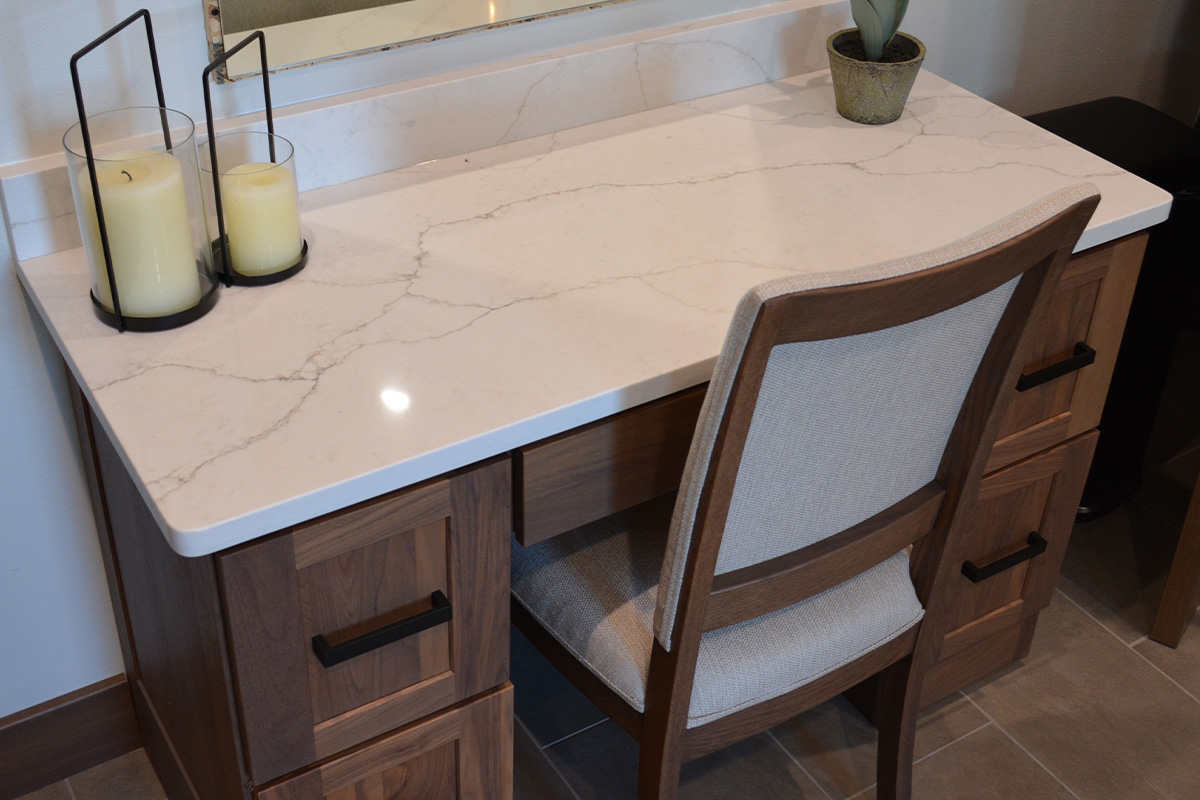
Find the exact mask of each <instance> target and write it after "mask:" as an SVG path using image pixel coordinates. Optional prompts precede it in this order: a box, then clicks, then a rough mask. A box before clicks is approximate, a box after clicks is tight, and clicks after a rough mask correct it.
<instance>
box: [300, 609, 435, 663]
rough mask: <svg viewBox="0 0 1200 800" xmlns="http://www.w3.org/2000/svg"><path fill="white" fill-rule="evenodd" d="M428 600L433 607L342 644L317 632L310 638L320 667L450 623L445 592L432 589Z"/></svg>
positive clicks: (340, 661) (346, 659)
mask: <svg viewBox="0 0 1200 800" xmlns="http://www.w3.org/2000/svg"><path fill="white" fill-rule="evenodd" d="M431 599H432V601H433V607H432V608H428V609H426V610H424V611H421V612H419V613H417V614H413V615H412V616H411V617H405V618H404V619H401V620H397V621H396V622H393V623H391V624H388V625H385V626H383V627H382V628H379V629H378V630H374V631H370V632H369V633H364V634H363V635H362V636H355V637H354V638H353V639H348V640H347V641H344V642H342V643H341V644H336V645H331V644H330V643H329V642H328V641H326V640H325V637H324V636H322V635H321V634H319V633H318V634H317V635H316V636H314V637H313V640H312V647H313V652H314V653H316V654H317V658H318V659H319V660H320V662H321V664H322V665H323V666H326V667H332V666H333V665H334V664H340V663H342V662H343V661H348V660H350V659H351V658H354V657H355V656H361V655H362V654H363V653H369V652H370V651H372V650H375V649H376V648H379V647H383V646H384V645H385V644H391V643H392V642H398V641H400V640H401V639H404V638H406V637H408V636H412V635H413V634H416V633H420V632H421V631H423V630H427V629H428V628H432V627H434V626H435V625H441V624H442V623H443V622H449V621H450V620H451V618H452V617H453V614H454V609H453V608H451V607H450V601H449V600H447V599H446V595H444V594H442V592H441V591H440V590H439V591H435V592H434V593H433V595H432V596H431Z"/></svg>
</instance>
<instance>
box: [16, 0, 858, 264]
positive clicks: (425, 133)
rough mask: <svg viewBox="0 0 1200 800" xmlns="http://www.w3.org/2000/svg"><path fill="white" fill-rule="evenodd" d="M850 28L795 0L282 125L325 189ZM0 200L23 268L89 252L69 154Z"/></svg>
mask: <svg viewBox="0 0 1200 800" xmlns="http://www.w3.org/2000/svg"><path fill="white" fill-rule="evenodd" d="M850 24H852V23H851V21H850V12H849V2H848V0H791V2H785V3H779V4H776V5H771V6H767V7H762V8H756V9H752V10H748V11H741V12H738V13H735V14H728V15H724V16H720V17H712V18H709V19H705V20H699V21H697V22H691V23H686V24H683V25H673V26H669V27H665V28H658V29H655V30H650V31H643V32H641V33H638V34H632V35H628V36H621V37H617V38H614V39H608V40H605V41H600V42H595V43H591V44H587V45H579V46H575V47H571V48H566V49H561V50H556V51H550V52H547V53H541V54H538V55H534V56H527V57H524V58H520V59H514V60H511V61H507V62H501V63H498V64H491V65H488V66H486V67H477V68H472V69H467V70H460V71H457V72H452V73H446V74H443V75H438V76H434V77H430V78H422V79H418V80H413V81H406V82H403V83H396V84H391V85H388V86H383V87H379V88H375V89H368V90H363V91H359V92H354V93H350V94H344V95H340V96H336V97H331V98H325V99H322V100H315V101H311V102H307V103H300V104H297V105H293V106H287V107H285V108H281V109H278V110H277V112H276V115H275V127H276V131H277V132H278V133H279V134H281V135H282V136H285V137H286V138H288V139H289V140H291V141H292V143H293V144H294V145H295V147H296V164H297V171H298V176H299V180H300V188H301V190H302V191H304V190H308V189H316V188H320V187H324V186H331V185H333V184H337V183H343V182H345V181H350V180H354V179H356V178H363V177H366V176H369V175H375V174H378V173H381V172H387V171H389V170H393V169H399V168H401V167H406V166H410V165H412V164H418V163H421V162H423V161H429V160H431V159H438V158H446V157H448V156H453V155H458V154H461V153H469V152H472V151H475V150H480V149H483V148H486V147H491V146H493V145H497V144H503V143H506V142H513V141H517V140H520V139H526V138H530V137H533V136H540V135H542V134H546V133H553V132H555V131H560V130H565V129H567V128H573V127H576V126H578V125H584V124H587V123H590V122H598V121H601V120H605V119H611V118H614V117H620V116H623V115H625V114H632V113H635V112H638V111H644V110H647V109H652V108H658V107H661V106H665V105H669V104H672V103H679V102H683V101H687V100H692V99H695V98H697V97H704V96H707V95H711V94H716V93H719V92H724V91H729V90H732V89H739V88H742V87H745V86H750V85H753V84H757V83H762V82H764V81H770V80H777V79H779V78H783V77H787V76H790V75H799V74H802V73H805V72H810V71H813V70H817V69H823V68H825V66H826V64H827V62H826V56H825V39H826V37H827V36H828V35H829V34H830V33H831V32H833V31H834V30H837V29H839V28H843V27H847V26H849V25H850ZM259 127H262V126H261V124H260V123H256V122H255V121H254V120H252V119H250V118H246V117H242V118H234V119H230V120H224V121H220V122H218V123H217V128H218V130H220V131H227V130H242V129H246V128H259ZM0 192H2V193H3V199H4V204H5V208H6V211H7V214H8V220H9V224H10V226H11V228H12V237H13V243H14V246H15V249H16V256H17V258H18V259H21V260H25V259H30V258H36V257H38V256H42V255H46V254H48V253H53V252H57V251H59V250H65V249H69V248H73V247H78V246H79V230H78V227H77V225H76V220H75V212H74V208H73V206H72V203H71V192H70V187H69V184H68V181H67V175H66V168H65V166H64V161H63V158H62V156H58V155H55V156H46V157H44V158H39V159H35V160H31V161H25V162H21V163H18V164H11V165H8V166H5V167H0Z"/></svg>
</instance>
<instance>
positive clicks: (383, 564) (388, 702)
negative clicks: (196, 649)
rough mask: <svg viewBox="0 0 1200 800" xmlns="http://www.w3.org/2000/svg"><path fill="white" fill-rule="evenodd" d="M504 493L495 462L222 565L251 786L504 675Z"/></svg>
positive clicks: (227, 557)
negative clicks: (251, 778) (251, 780)
mask: <svg viewBox="0 0 1200 800" xmlns="http://www.w3.org/2000/svg"><path fill="white" fill-rule="evenodd" d="M510 498H511V488H510V483H509V474H508V463H507V462H506V461H498V462H494V463H492V464H489V465H485V466H482V467H478V468H475V469H472V470H469V471H466V472H464V473H462V474H458V475H455V476H452V477H449V478H440V479H436V480H434V481H430V482H428V483H425V484H422V485H420V486H416V487H413V488H411V489H406V490H404V491H401V492H398V493H396V494H393V495H389V496H385V497H382V498H377V499H375V500H372V501H368V502H366V503H363V504H361V505H359V506H355V507H353V508H350V509H347V510H345V511H342V512H339V513H337V514H333V515H330V516H329V517H325V518H322V519H320V520H317V521H315V522H313V523H309V524H306V525H303V526H300V527H297V528H296V529H294V530H292V531H291V532H288V533H284V534H280V535H277V536H275V537H271V538H269V539H266V540H262V541H259V542H254V543H251V544H249V545H247V546H246V547H243V548H240V549H237V550H234V551H232V552H229V553H225V554H222V555H221V556H220V557H219V561H218V564H219V569H220V571H221V579H222V595H223V599H224V606H225V613H226V622H227V630H228V638H229V642H230V651H231V657H232V662H233V667H234V669H233V673H234V684H235V686H236V690H237V693H238V702H239V709H240V711H241V715H240V716H241V722H242V727H243V730H244V733H245V740H246V742H247V746H246V756H247V761H248V764H249V771H250V773H251V776H252V777H253V778H254V781H255V783H260V784H261V783H265V782H266V781H269V780H272V779H274V778H276V777H278V776H279V775H282V774H284V773H286V772H290V771H293V770H295V769H298V768H300V767H303V766H305V765H307V764H309V763H311V762H313V761H315V760H319V759H322V758H326V757H328V756H330V755H333V754H335V753H338V752H340V751H342V750H345V749H347V748H350V747H353V746H355V745H357V744H359V743H361V742H363V741H365V740H367V739H369V738H372V737H374V736H378V735H380V734H382V733H384V732H386V731H388V730H392V729H395V728H397V727H398V726H400V725H404V724H406V723H408V722H411V721H413V720H416V719H419V718H421V717H425V716H428V715H429V714H432V713H435V712H437V711H439V710H441V709H443V708H446V707H448V706H450V705H453V704H454V703H457V702H459V701H461V700H463V699H465V698H467V697H470V696H472V695H475V694H478V693H479V692H481V691H484V690H487V689H490V688H492V687H494V686H496V685H498V684H500V683H502V682H503V681H505V680H507V678H508V644H507V643H508V547H509V546H508V536H509V532H510V530H511V514H510V513H509V507H510V503H511V499H510ZM435 762H436V758H435V757H433V756H430V761H429V764H430V765H433V764H434V763H435ZM422 769H423V770H424V769H428V770H433V772H436V770H435V769H434V768H433V766H429V767H428V768H426V767H422ZM422 774H424V773H422ZM431 774H432V773H431Z"/></svg>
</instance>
